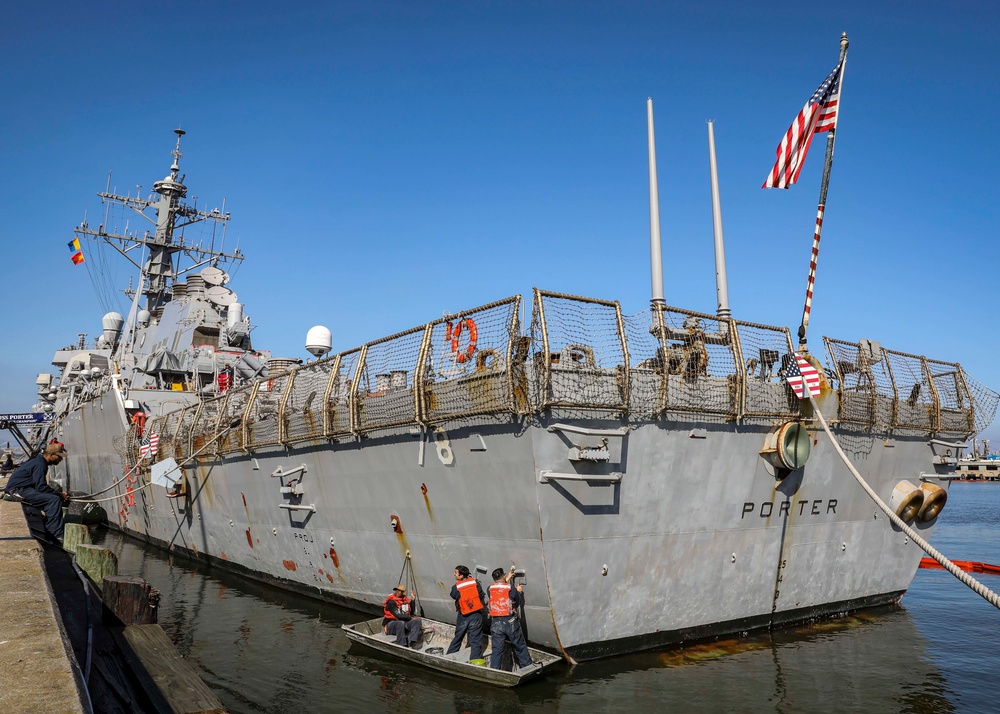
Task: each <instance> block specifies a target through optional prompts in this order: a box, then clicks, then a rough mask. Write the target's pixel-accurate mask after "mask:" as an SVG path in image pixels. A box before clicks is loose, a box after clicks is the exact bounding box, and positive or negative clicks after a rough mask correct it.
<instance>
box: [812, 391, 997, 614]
mask: <svg viewBox="0 0 1000 714" xmlns="http://www.w3.org/2000/svg"><path fill="white" fill-rule="evenodd" d="M809 400H810V401H811V402H812V405H813V413H814V414H815V415H816V417H817V418H818V419H819V423H820V424H822V426H823V431H825V432H826V435H827V436H829V437H830V442H831V443H832V444H833V448H834V449H836V450H837V453H838V454H840V458H841V459H842V460H843V461H844V464H846V465H847V468H848V469H849V470H850V472H851V473H852V474H853V475H854V478H855V479H857V481H858V483H859V484H861V488H863V489H864V490H865V492H866V493H867V494H868V495H869V496H871V499H872V500H873V501H875V504H876V505H877V506H878V507H879V508H880V509H881V510H882V512H883V513H885V515H887V516H889V520H891V521H892V522H893V523H894V524H895V525H896V526H898V527H899V529H900V530H902V531H903V532H904V533H905V534H906V535H907V536H909V537H910V539H912V540H913V542H914V543H916V544H917V545H919V546H920V547H921V549H923V551H924V552H925V553H927V555H929V556H931V557H932V558H934V560H936V561H937V562H938V563H940V564H941V567H942V568H944V569H945V570H947V571H948V572H949V573H951V574H952V575H954V576H955V577H956V578H958V579H959V580H961V581H962V582H963V583H965V584H966V585H967V586H968V587H969V588H971V589H972V590H973V592H975V593H976V594H977V595H979V596H980V597H982V598H983V599H984V600H986V601H987V602H988V603H989V604H990V605H992V606H993V607H995V608H997V609H1000V595H997V594H996V593H995V592H993V591H992V590H990V589H989V588H988V587H986V586H985V585H983V584H982V583H981V582H979V581H978V580H976V579H975V578H974V577H972V576H971V575H969V574H968V573H964V572H962V570H961V568H959V567H958V566H957V565H955V564H954V563H953V562H951V561H950V560H948V559H947V558H946V557H944V556H943V555H942V554H941V553H939V552H938V551H937V550H936V549H935V548H934V547H933V546H931V544H930V543H928V542H927V541H925V540H924V539H923V538H921V537H920V536H919V535H918V534H917V532H916V531H915V530H913V529H912V528H910V527H909V526H908V525H906V523H905V522H904V521H903V519H901V518H900V517H899V516H897V515H896V514H895V513H894V512H893V511H892V509H891V508H889V507H888V506H887V505H885V502H884V501H883V500H882V499H881V498H879V497H878V494H877V493H875V491H873V490H872V487H871V486H869V485H868V483H867V482H866V481H865V480H864V478H862V477H861V474H860V473H858V470H857V469H856V468H854V464H852V463H851V461H850V459H848V458H847V454H845V453H844V450H843V449H842V448H840V442H838V441H837V438H836V437H835V436H834V435H833V432H831V431H830V427H829V426H828V425H827V423H826V419H824V418H823V414H822V412H820V410H819V407H818V406H817V405H816V401H815V400H814V399H813V398H812V397H810V398H809Z"/></svg>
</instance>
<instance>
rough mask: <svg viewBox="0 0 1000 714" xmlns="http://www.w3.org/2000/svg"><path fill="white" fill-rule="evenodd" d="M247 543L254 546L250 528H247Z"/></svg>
mask: <svg viewBox="0 0 1000 714" xmlns="http://www.w3.org/2000/svg"><path fill="white" fill-rule="evenodd" d="M247 544H248V545H249V546H250V547H251V548H253V536H252V535H251V534H250V529H249V528H247Z"/></svg>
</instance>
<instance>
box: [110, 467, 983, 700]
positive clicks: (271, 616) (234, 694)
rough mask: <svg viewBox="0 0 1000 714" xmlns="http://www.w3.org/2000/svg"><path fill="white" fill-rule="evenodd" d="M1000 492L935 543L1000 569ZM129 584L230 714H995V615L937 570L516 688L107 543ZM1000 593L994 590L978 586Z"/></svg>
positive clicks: (957, 487)
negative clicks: (834, 613) (133, 580)
mask: <svg viewBox="0 0 1000 714" xmlns="http://www.w3.org/2000/svg"><path fill="white" fill-rule="evenodd" d="M998 526H1000V484H965V483H958V484H954V485H953V486H952V490H951V497H950V499H949V503H948V506H947V507H946V508H945V510H944V513H943V515H942V516H941V522H940V524H939V525H938V528H937V530H936V532H935V535H934V538H933V543H934V545H935V546H936V547H937V548H938V549H939V550H941V551H942V552H943V553H944V554H945V555H946V556H948V557H950V558H953V559H956V560H979V561H983V562H988V563H998V564H1000V531H998ZM105 544H106V545H108V546H109V547H111V548H113V549H114V550H116V551H117V552H118V555H119V559H120V572H121V574H122V575H140V576H142V577H144V578H146V579H147V580H148V581H149V582H150V583H152V584H153V585H154V586H155V587H157V588H159V589H160V590H161V592H162V593H163V601H162V608H161V611H160V624H161V625H162V626H163V628H164V629H165V630H166V632H167V635H168V636H169V637H170V638H171V639H172V640H173V641H174V643H175V644H176V645H177V647H178V649H179V650H180V651H181V653H182V654H183V655H184V656H186V657H187V658H188V660H189V661H190V662H191V663H192V664H194V666H195V667H196V668H197V669H198V670H199V671H200V673H201V675H202V677H203V679H204V680H205V681H206V682H207V683H208V684H209V686H210V687H212V689H214V690H215V692H216V694H217V695H218V696H219V698H220V699H221V700H222V701H223V703H224V704H225V705H226V706H227V707H229V709H230V711H233V712H294V713H295V714H303V713H305V712H327V711H329V712H332V711H338V712H394V713H396V712H421V713H423V712H451V711H454V712H459V713H461V712H469V713H473V712H483V713H484V714H490V713H499V712H522V711H523V712H553V711H558V712H566V713H571V712H581V714H582V713H583V712H603V711H628V710H631V711H635V712H639V711H652V710H658V711H671V710H672V711H681V712H685V711H698V712H726V713H727V714H728V713H729V712H771V711H774V712H783V713H790V712H810V713H816V712H836V713H837V714H843V712H848V711H856V712H861V711H863V712H913V713H916V714H934V713H937V712H996V711H998V710H1000V678H997V677H996V676H995V674H994V670H995V669H996V667H997V665H998V664H1000V658H998V655H997V653H998V647H1000V627H998V625H1000V612H998V611H997V610H995V609H994V608H993V607H992V606H990V605H989V604H988V603H987V602H986V601H984V600H983V599H981V598H980V597H979V596H977V595H975V594H974V593H973V592H972V591H971V590H969V589H968V588H966V587H965V586H964V585H962V584H961V583H960V582H959V581H958V580H956V579H955V578H953V577H952V576H951V575H949V574H948V573H947V572H945V571H940V570H939V571H932V570H920V571H918V573H917V577H916V579H915V580H914V583H913V585H912V587H911V588H910V590H909V592H908V593H907V595H906V597H905V598H904V599H903V606H902V607H901V608H893V609H890V610H888V611H886V612H882V613H878V614H872V615H865V616H864V617H859V618H852V619H850V620H847V621H843V622H838V623H833V624H825V625H822V626H816V627H811V628H807V629H802V630H798V631H794V632H782V633H775V634H772V635H771V636H762V637H760V638H756V639H750V640H741V641H739V642H730V643H720V644H718V645H713V646H712V647H700V648H692V649H688V650H683V651H671V652H654V653H644V654H640V655H632V656H628V657H622V658H618V659H614V660H609V661H602V662H592V663H585V664H582V665H578V666H576V667H572V668H571V667H568V666H565V667H561V668H559V669H557V670H556V671H554V672H553V673H551V674H548V675H547V676H545V677H544V678H543V679H541V680H539V681H536V682H533V683H530V684H527V685H525V686H523V687H520V688H518V689H516V690H500V689H493V688H488V687H483V686H481V685H478V684H476V683H474V682H465V681H463V680H460V679H454V678H450V677H446V676H444V675H437V674H435V673H431V672H427V671H425V670H423V669H420V668H417V667H412V666H409V665H406V664H402V663H398V662H396V661H394V660H391V659H388V658H386V657H383V656H380V655H378V654H376V653H372V652H369V651H366V650H365V649H363V648H361V647H360V646H358V645H353V646H351V645H350V644H349V642H348V640H347V638H346V637H344V635H343V634H342V633H341V631H340V625H341V624H343V623H345V622H355V621H357V620H360V619H363V616H361V615H359V614H358V613H356V612H353V611H351V610H344V609H340V608H336V607H333V606H330V605H324V604H321V603H318V602H316V601H312V600H309V599H306V598H301V597H297V596H294V595H289V594H287V593H284V592H281V591H278V590H274V589H270V588H266V587H263V586H261V585H258V584H255V583H252V582H249V581H246V580H243V579H241V578H237V577H235V576H232V575H229V574H226V573H222V572H219V571H218V570H214V569H213V570H210V569H207V568H205V567H202V566H198V565H194V564H192V563H190V562H188V561H186V560H184V559H179V558H174V559H168V558H166V557H165V555H164V554H163V553H162V552H160V551H157V550H153V549H147V548H144V547H143V546H141V545H139V544H136V543H135V542H133V541H128V540H125V539H120V538H118V537H117V536H115V535H113V534H108V536H107V540H106V542H105ZM978 577H980V578H982V579H983V581H984V582H985V583H986V584H987V586H988V587H990V588H991V589H994V590H1000V577H995V576H989V575H981V576H978Z"/></svg>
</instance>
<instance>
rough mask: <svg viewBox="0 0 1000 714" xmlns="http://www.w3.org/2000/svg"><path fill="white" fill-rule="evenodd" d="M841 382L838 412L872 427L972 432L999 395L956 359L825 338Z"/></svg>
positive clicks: (987, 418) (989, 416) (987, 419)
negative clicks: (935, 357)
mask: <svg viewBox="0 0 1000 714" xmlns="http://www.w3.org/2000/svg"><path fill="white" fill-rule="evenodd" d="M824 341H825V342H826V347H827V352H828V353H829V355H830V359H831V362H832V364H833V371H834V373H835V376H836V380H837V382H838V383H839V386H840V404H839V414H838V418H839V420H840V421H842V422H847V423H852V422H853V423H857V424H861V425H863V426H866V427H868V428H871V429H874V430H876V431H886V430H889V429H912V430H919V431H924V432H926V431H946V432H952V433H967V434H976V433H979V432H981V431H982V430H983V429H985V428H986V427H987V426H989V425H990V424H991V423H992V421H993V418H994V416H995V415H996V409H997V403H998V402H1000V395H998V394H997V393H996V392H994V391H993V390H992V389H989V388H988V387H985V386H983V385H982V384H981V383H979V382H978V381H976V380H975V379H973V378H972V377H970V376H969V375H968V374H966V373H965V371H964V370H963V369H962V367H961V365H959V364H956V363H952V362H941V361H938V360H931V359H927V358H926V357H921V356H919V355H911V354H906V353H904V352H897V351H895V350H889V349H884V348H882V347H880V346H879V345H878V344H877V343H872V342H868V341H864V340H863V341H861V342H856V343H855V342H845V341H843V340H834V339H830V338H824Z"/></svg>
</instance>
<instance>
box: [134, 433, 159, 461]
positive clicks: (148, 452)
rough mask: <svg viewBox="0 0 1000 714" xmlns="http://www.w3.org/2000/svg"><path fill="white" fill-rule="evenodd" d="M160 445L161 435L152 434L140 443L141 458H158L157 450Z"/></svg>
mask: <svg viewBox="0 0 1000 714" xmlns="http://www.w3.org/2000/svg"><path fill="white" fill-rule="evenodd" d="M159 445H160V435H159V434H157V433H155V432H150V434H149V436H147V437H146V438H145V439H143V440H142V441H141V442H139V458H140V459H146V458H149V459H151V458H153V457H154V456H156V450H157V448H158V447H159Z"/></svg>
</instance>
